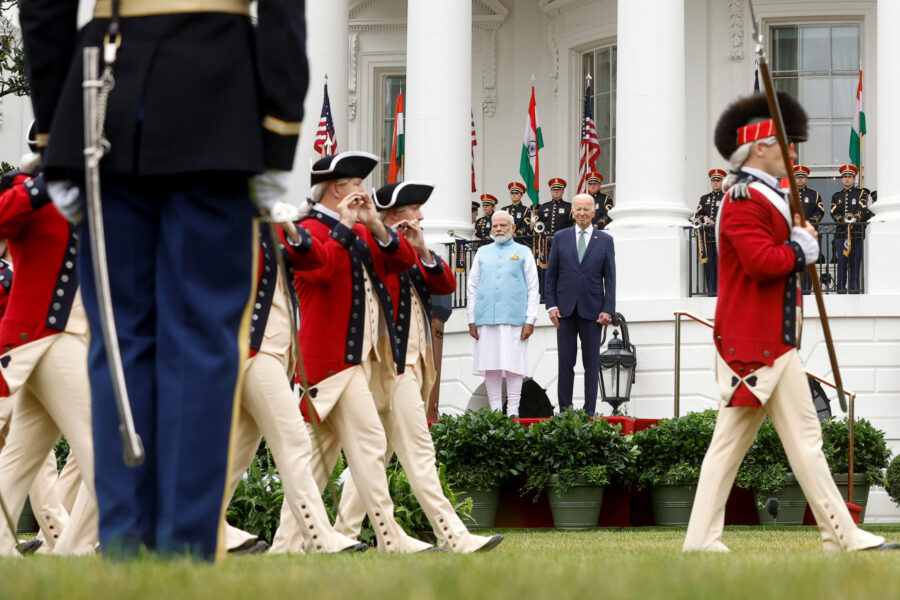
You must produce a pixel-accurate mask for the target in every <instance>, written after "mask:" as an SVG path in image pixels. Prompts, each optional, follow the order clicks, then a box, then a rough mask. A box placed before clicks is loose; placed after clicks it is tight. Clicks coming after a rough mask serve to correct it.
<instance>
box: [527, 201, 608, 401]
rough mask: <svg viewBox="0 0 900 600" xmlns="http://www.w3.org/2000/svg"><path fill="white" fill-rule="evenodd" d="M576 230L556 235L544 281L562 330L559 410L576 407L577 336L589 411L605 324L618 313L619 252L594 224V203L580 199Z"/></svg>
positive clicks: (559, 331)
mask: <svg viewBox="0 0 900 600" xmlns="http://www.w3.org/2000/svg"><path fill="white" fill-rule="evenodd" d="M572 213H573V215H574V217H575V226H574V227H567V228H566V229H563V230H562V231H559V232H557V233H556V235H554V236H553V244H552V245H551V247H550V261H549V263H548V264H547V275H546V279H545V280H544V285H545V287H544V297H545V300H546V305H547V311H548V312H549V313H550V320H551V321H553V324H554V325H555V326H556V329H557V332H556V343H557V346H558V354H559V376H558V379H557V382H558V383H557V394H558V396H559V408H560V410H563V409H565V408H568V407H570V406H572V386H573V385H574V380H575V371H574V369H575V354H576V352H577V349H578V342H577V338H581V358H582V364H583V365H584V411H585V412H586V413H587V414H589V415H593V414H594V412H595V410H596V406H597V387H598V378H599V371H598V369H599V367H600V331H601V329H600V328H601V326H603V325H609V323H610V321H611V320H612V315H613V314H614V313H615V312H616V254H615V248H614V246H613V239H612V237H610V236H609V235H608V234H606V233H604V232H602V231H600V230H599V229H596V228H595V227H593V226H592V224H591V220H592V219H593V218H594V199H593V198H592V197H591V196H590V195H588V194H579V195H577V196H575V200H574V202H573V203H572Z"/></svg>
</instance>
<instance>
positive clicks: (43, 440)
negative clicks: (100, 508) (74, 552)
mask: <svg viewBox="0 0 900 600" xmlns="http://www.w3.org/2000/svg"><path fill="white" fill-rule="evenodd" d="M55 337H56V339H55V340H54V341H53V343H52V344H50V346H49V347H48V348H47V350H46V351H45V352H44V354H43V356H41V357H40V359H39V360H38V362H37V364H36V365H35V367H34V369H33V371H32V372H31V374H30V376H29V378H28V380H27V382H26V384H25V385H24V386H23V387H22V390H21V392H20V394H19V396H18V398H17V402H16V405H15V407H14V408H13V417H12V422H11V424H10V431H9V437H8V438H7V440H6V446H5V447H4V449H3V452H2V453H0V494H3V500H4V501H5V504H6V506H7V507H8V508H9V510H10V512H12V513H13V514H19V512H20V511H21V510H22V506H23V505H24V503H25V495H26V493H27V491H28V489H29V487H30V486H31V484H32V482H33V481H34V479H35V477H36V476H37V473H38V471H39V469H40V467H41V464H42V463H43V462H44V461H45V460H46V459H47V455H48V453H49V452H50V451H51V450H52V448H53V445H54V444H55V443H56V440H58V439H59V436H60V432H62V435H64V436H65V437H66V440H67V441H68V442H69V446H70V447H71V448H72V452H74V453H75V455H76V456H77V457H78V463H79V468H80V470H81V476H82V478H83V479H84V482H85V483H86V484H87V487H88V489H89V490H90V494H91V496H93V489H94V455H93V442H92V439H91V404H90V402H91V396H90V388H89V385H88V377H87V339H86V338H85V337H84V336H82V335H73V334H69V333H58V334H55ZM94 501H95V502H96V500H94ZM67 529H68V528H67ZM17 554H18V553H17V551H16V540H15V539H14V538H12V537H11V533H10V532H9V531H7V528H6V527H2V528H0V555H9V556H16V555H17Z"/></svg>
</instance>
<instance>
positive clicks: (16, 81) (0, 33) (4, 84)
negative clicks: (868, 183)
mask: <svg viewBox="0 0 900 600" xmlns="http://www.w3.org/2000/svg"><path fill="white" fill-rule="evenodd" d="M15 4H16V0H0V98H2V97H3V96H8V95H13V96H27V95H28V77H27V76H26V74H25V51H24V50H23V48H22V33H21V32H20V31H19V29H18V28H17V27H16V26H15V24H14V23H13V22H12V20H11V19H10V18H9V16H10V13H11V9H12V8H13V6H15Z"/></svg>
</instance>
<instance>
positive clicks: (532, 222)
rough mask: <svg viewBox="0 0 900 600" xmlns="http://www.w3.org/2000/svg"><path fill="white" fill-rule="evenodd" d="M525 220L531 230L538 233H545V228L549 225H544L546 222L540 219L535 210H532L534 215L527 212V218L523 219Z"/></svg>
mask: <svg viewBox="0 0 900 600" xmlns="http://www.w3.org/2000/svg"><path fill="white" fill-rule="evenodd" d="M523 222H524V223H525V224H526V225H528V226H529V227H530V228H531V230H532V231H534V232H535V233H537V234H541V233H544V230H545V229H546V228H547V226H546V225H544V223H543V222H542V221H539V220H538V218H537V215H535V214H534V212H533V211H532V215H531V216H530V217H529V216H528V214H527V213H526V214H525V218H524V219H523Z"/></svg>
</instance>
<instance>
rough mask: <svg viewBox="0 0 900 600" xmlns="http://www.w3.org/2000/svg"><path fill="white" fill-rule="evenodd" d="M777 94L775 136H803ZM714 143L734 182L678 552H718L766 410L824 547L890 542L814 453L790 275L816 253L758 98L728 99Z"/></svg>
mask: <svg viewBox="0 0 900 600" xmlns="http://www.w3.org/2000/svg"><path fill="white" fill-rule="evenodd" d="M778 97H779V105H780V108H781V113H782V114H783V115H784V121H785V123H784V127H785V131H786V133H787V137H788V138H789V139H790V140H792V141H794V142H798V143H799V142H802V141H805V140H806V136H807V117H806V113H805V112H804V111H803V108H802V107H801V106H800V104H799V103H798V102H797V101H796V100H794V99H793V98H792V97H791V96H790V95H788V94H787V93H785V92H779V94H778ZM715 144H716V148H717V149H718V150H719V152H720V153H721V154H722V156H723V157H724V158H726V159H727V160H728V161H729V162H730V163H731V166H732V172H733V173H734V175H733V176H729V182H731V179H732V177H734V179H735V182H734V185H733V186H730V187H729V190H728V194H727V195H726V197H725V200H723V202H722V207H721V210H720V212H719V218H718V228H717V235H718V237H719V252H720V263H719V266H720V271H721V281H720V283H721V285H720V287H719V296H718V300H717V302H716V317H715V329H714V332H713V341H714V342H715V346H716V378H717V381H718V386H719V394H720V396H721V401H720V404H719V406H720V408H719V413H718V418H717V420H716V427H715V431H714V433H713V437H712V442H711V443H710V446H709V450H708V451H707V453H706V457H705V458H704V459H703V465H702V467H701V469H700V480H699V482H698V484H697V491H696V494H695V495H694V504H693V507H692V509H691V517H690V520H689V522H688V528H687V534H686V536H685V540H684V545H683V549H684V550H686V551H688V550H694V551H705V552H727V551H728V547H727V546H726V545H725V544H724V543H723V541H722V530H723V525H724V520H725V503H726V501H727V500H728V496H729V494H730V493H731V488H732V485H733V484H734V479H735V475H736V473H737V471H738V467H739V466H740V464H741V461H742V460H743V457H744V454H745V453H746V451H747V449H748V448H749V447H750V444H751V443H752V442H753V440H754V438H755V437H756V432H757V430H758V429H759V427H760V425H761V424H762V423H763V420H764V419H765V418H766V416H768V417H769V418H770V419H771V420H772V423H773V424H774V425H775V429H776V430H777V431H778V436H779V438H780V439H781V443H782V445H783V447H784V450H785V453H786V454H787V458H788V460H789V461H790V466H791V471H792V472H793V473H794V475H795V476H796V477H797V480H798V481H799V483H800V486H801V487H802V488H803V493H804V494H805V496H806V498H807V499H808V500H809V507H810V509H811V510H812V512H813V514H814V516H815V518H816V522H817V523H818V526H819V532H820V533H821V535H822V542H823V547H824V549H825V550H839V549H843V550H867V549H875V548H881V549H888V548H894V547H895V546H897V545H896V544H887V545H884V544H885V542H884V538H883V537H881V536H877V535H873V534H871V533H869V532H867V531H863V530H862V529H860V528H858V527H857V526H856V524H855V523H854V522H853V519H852V517H851V516H850V513H849V511H848V510H847V505H846V504H845V503H844V499H843V498H842V497H841V494H840V492H838V489H837V486H836V485H835V483H834V479H833V478H832V476H831V473H830V470H829V468H828V462H827V461H826V459H825V455H824V454H823V452H822V428H821V426H820V425H819V421H818V418H817V416H816V411H815V408H814V406H813V402H812V397H811V395H810V390H809V385H808V384H807V378H806V373H805V371H804V368H803V363H802V362H801V361H800V357H799V354H798V353H797V346H798V345H799V341H800V324H801V320H802V319H801V317H802V314H801V313H802V307H803V303H802V297H801V296H800V295H799V285H798V278H797V275H798V274H799V273H800V272H801V271H802V270H803V269H805V268H806V267H807V265H810V264H812V263H814V262H815V261H816V260H817V259H818V257H819V245H818V243H817V241H816V231H815V229H814V228H813V227H812V225H811V224H809V223H807V224H806V227H800V215H794V216H793V218H792V216H791V213H790V207H789V205H788V201H787V199H786V198H785V195H784V193H783V191H782V190H781V189H780V181H779V178H780V177H787V176H788V175H789V173H788V172H786V169H785V161H784V157H783V155H782V151H781V147H780V145H779V144H778V142H777V140H776V138H775V126H774V124H773V120H772V119H771V118H770V115H769V109H768V102H767V100H766V96H765V95H764V94H756V95H753V96H749V97H747V98H742V99H740V100H738V101H736V102H735V103H733V104H732V105H731V106H729V107H728V108H727V109H726V110H725V112H724V113H723V114H722V116H721V117H720V118H719V121H718V124H717V125H716V130H715ZM789 152H790V154H791V158H795V155H794V151H793V150H790V151H789Z"/></svg>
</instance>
